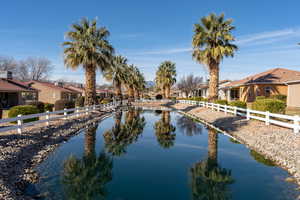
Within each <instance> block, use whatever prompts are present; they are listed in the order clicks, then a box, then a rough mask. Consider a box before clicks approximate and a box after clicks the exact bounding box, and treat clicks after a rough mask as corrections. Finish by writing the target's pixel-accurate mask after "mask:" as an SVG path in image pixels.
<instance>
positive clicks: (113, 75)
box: [104, 56, 127, 100]
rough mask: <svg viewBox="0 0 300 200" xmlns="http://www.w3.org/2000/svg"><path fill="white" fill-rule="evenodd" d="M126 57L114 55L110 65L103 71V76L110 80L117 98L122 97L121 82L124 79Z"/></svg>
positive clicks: (123, 81)
mask: <svg viewBox="0 0 300 200" xmlns="http://www.w3.org/2000/svg"><path fill="white" fill-rule="evenodd" d="M126 66H127V59H126V58H124V57H122V56H115V57H114V58H113V61H112V65H111V66H110V67H109V68H108V69H107V70H105V71H104V77H105V79H106V80H108V81H112V83H113V85H114V87H115V90H116V97H117V99H120V100H121V99H122V84H123V83H125V81H126V71H125V69H126Z"/></svg>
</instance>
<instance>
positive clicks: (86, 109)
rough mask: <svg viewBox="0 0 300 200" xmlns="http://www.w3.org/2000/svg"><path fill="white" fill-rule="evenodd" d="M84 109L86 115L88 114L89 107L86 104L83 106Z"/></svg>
mask: <svg viewBox="0 0 300 200" xmlns="http://www.w3.org/2000/svg"><path fill="white" fill-rule="evenodd" d="M85 111H86V113H85V114H86V115H88V114H89V107H88V106H87V107H86V108H85Z"/></svg>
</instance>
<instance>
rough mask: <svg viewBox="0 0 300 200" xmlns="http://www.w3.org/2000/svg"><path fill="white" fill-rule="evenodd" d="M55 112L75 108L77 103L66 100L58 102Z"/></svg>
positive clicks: (55, 105)
mask: <svg viewBox="0 0 300 200" xmlns="http://www.w3.org/2000/svg"><path fill="white" fill-rule="evenodd" d="M54 108H55V110H63V109H65V108H66V109H70V108H75V102H74V101H69V100H65V99H61V100H57V101H56V102H55V104H54Z"/></svg>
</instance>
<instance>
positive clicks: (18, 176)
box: [0, 112, 112, 200]
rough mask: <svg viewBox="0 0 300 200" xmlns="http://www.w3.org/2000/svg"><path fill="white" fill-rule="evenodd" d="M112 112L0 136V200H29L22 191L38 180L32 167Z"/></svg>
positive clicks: (94, 114) (93, 114) (98, 113)
mask: <svg viewBox="0 0 300 200" xmlns="http://www.w3.org/2000/svg"><path fill="white" fill-rule="evenodd" d="M111 113H112V112H97V113H91V114H90V115H88V116H85V117H82V118H72V119H67V120H63V121H60V122H56V123H54V124H51V125H50V126H48V127H42V128H36V129H33V130H29V131H25V132H24V133H22V134H17V133H16V134H7V135H0V149H1V151H0V169H1V170H0V199H1V200H2V199H3V200H16V199H18V200H29V199H33V198H32V197H29V196H26V195H25V194H24V190H25V189H26V187H27V186H28V184H29V183H35V182H37V181H38V174H37V173H36V172H35V171H34V167H36V166H37V165H38V164H40V163H41V162H42V161H44V160H45V159H46V158H47V156H48V155H49V154H50V153H51V152H53V151H54V150H55V149H56V148H57V147H58V146H59V145H60V144H61V143H63V142H65V141H68V140H69V139H70V138H71V137H73V136H74V135H77V134H79V133H80V130H82V129H84V128H85V127H86V126H87V125H88V124H91V123H95V122H99V121H101V120H103V119H105V118H106V117H109V116H110V115H111Z"/></svg>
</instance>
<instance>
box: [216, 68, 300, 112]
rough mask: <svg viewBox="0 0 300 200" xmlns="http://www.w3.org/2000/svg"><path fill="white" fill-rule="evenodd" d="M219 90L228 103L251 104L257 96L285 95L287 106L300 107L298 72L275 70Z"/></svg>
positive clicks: (299, 72) (299, 79) (230, 84)
mask: <svg viewBox="0 0 300 200" xmlns="http://www.w3.org/2000/svg"><path fill="white" fill-rule="evenodd" d="M221 89H222V90H223V91H224V92H225V93H226V98H227V100H228V101H232V100H241V101H245V102H253V101H255V99H256V97H257V96H265V97H270V96H272V95H286V96H287V99H288V106H291V107H300V71H293V70H289V69H283V68H275V69H271V70H268V71H265V72H262V73H259V74H255V75H252V76H249V77H247V78H244V79H242V80H238V81H233V82H231V83H229V84H227V85H225V86H224V87H223V88H221Z"/></svg>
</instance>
